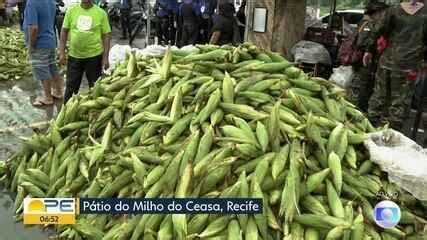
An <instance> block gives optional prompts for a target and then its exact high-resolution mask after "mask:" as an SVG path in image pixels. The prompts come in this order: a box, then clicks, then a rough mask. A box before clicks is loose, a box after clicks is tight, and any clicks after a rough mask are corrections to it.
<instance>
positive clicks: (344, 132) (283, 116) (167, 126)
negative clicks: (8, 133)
mask: <svg viewBox="0 0 427 240" xmlns="http://www.w3.org/2000/svg"><path fill="white" fill-rule="evenodd" d="M198 47H199V48H200V51H201V53H200V54H188V55H187V53H186V52H185V51H174V52H173V53H172V52H171V51H167V53H166V54H165V56H164V57H163V58H153V57H143V56H134V55H132V54H131V55H130V56H129V58H128V60H126V62H124V63H122V65H120V66H119V67H118V68H116V70H115V71H114V73H113V75H112V76H108V77H105V78H103V79H100V80H99V81H98V82H97V83H96V84H95V86H94V88H93V89H92V91H91V93H90V94H88V95H77V96H74V97H73V98H72V99H71V100H70V101H69V102H68V103H67V104H66V105H65V106H64V107H63V108H62V110H61V112H60V113H59V115H58V117H57V118H56V120H54V121H52V123H51V125H50V128H49V130H48V133H47V134H39V135H34V136H32V137H31V138H29V139H27V140H26V141H25V142H24V145H23V148H22V150H21V151H19V152H18V153H16V154H15V155H14V156H12V157H11V158H10V159H9V160H7V162H6V164H5V165H4V166H0V176H1V175H2V174H3V177H2V178H1V180H2V181H3V183H4V184H5V185H6V186H7V187H8V188H9V189H10V190H11V191H14V192H17V198H16V201H15V206H14V207H15V211H16V214H17V218H18V219H20V213H21V212H22V200H23V198H24V197H26V196H32V197H120V198H124V197H130V198H157V197H177V198H184V197H212V198H216V197H219V198H222V197H245V198H247V197H254V198H262V199H263V214H258V215H215V214H199V215H185V214H176V215H154V214H146V215H129V216H111V215H81V216H79V217H78V220H77V224H75V225H72V226H60V227H59V228H58V231H59V232H60V233H61V236H62V237H64V238H65V239H104V240H108V239H111V240H112V239H132V240H137V239H161V240H165V239H233V240H234V239H298V240H300V239H309V240H311V239H352V240H359V239H360V240H362V239H402V238H404V237H407V239H425V238H423V236H426V235H427V233H426V232H425V225H426V221H425V220H424V219H423V218H421V217H423V216H424V217H425V216H427V211H426V209H425V208H424V207H423V206H422V205H421V203H420V202H418V201H417V200H416V199H414V198H413V197H412V196H411V195H409V194H407V193H405V192H403V191H401V190H400V189H399V188H398V187H397V186H396V185H394V184H391V183H389V182H388V181H387V177H386V176H385V174H383V173H382V172H381V171H380V170H379V168H378V166H376V165H374V164H373V163H372V162H371V161H370V160H369V156H368V154H367V152H366V151H365V150H364V148H363V145H362V144H361V143H362V142H363V139H364V137H365V134H366V133H367V132H372V131H375V129H374V128H373V127H372V126H371V124H370V123H369V121H368V120H367V119H366V118H365V117H364V116H363V114H362V113H361V112H360V111H358V110H357V109H356V108H355V107H354V106H353V105H352V104H351V103H349V102H347V101H346V100H345V99H344V98H343V96H342V91H341V90H340V89H338V88H336V87H335V86H334V85H332V84H330V83H329V82H327V81H325V80H323V79H320V78H311V77H309V76H308V75H306V74H305V73H303V72H301V70H300V69H298V68H295V67H293V66H292V64H291V63H289V62H288V61H286V60H285V59H283V58H282V57H281V56H279V55H277V54H275V53H271V52H265V51H262V50H260V49H258V48H257V47H256V46H253V45H250V44H243V45H241V46H239V47H237V48H234V47H230V46H222V47H218V46H211V45H202V46H198ZM381 191H383V192H384V193H388V194H389V195H391V196H395V194H399V196H398V198H397V199H393V200H394V201H396V202H397V203H398V204H399V205H400V206H401V208H402V220H401V222H400V224H399V225H398V226H397V227H395V228H392V229H387V230H384V229H380V228H378V227H376V225H375V223H374V222H373V217H372V216H373V215H372V211H373V205H374V204H376V203H377V202H379V201H380V200H381V198H378V197H377V193H378V192H381ZM384 195H386V194H383V196H384Z"/></svg>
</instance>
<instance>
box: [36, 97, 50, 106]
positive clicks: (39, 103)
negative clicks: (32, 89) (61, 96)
mask: <svg viewBox="0 0 427 240" xmlns="http://www.w3.org/2000/svg"><path fill="white" fill-rule="evenodd" d="M51 105H53V101H52V102H46V100H45V99H42V98H36V100H34V102H33V106H35V107H43V106H51Z"/></svg>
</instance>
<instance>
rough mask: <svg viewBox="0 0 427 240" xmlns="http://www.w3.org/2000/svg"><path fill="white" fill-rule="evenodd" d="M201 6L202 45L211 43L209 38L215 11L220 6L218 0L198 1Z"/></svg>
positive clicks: (200, 39)
mask: <svg viewBox="0 0 427 240" xmlns="http://www.w3.org/2000/svg"><path fill="white" fill-rule="evenodd" d="M198 5H199V6H200V14H201V22H200V24H199V29H200V36H199V42H200V43H207V42H209V37H210V34H211V30H212V18H213V16H214V14H215V9H216V8H217V6H218V2H217V0H198Z"/></svg>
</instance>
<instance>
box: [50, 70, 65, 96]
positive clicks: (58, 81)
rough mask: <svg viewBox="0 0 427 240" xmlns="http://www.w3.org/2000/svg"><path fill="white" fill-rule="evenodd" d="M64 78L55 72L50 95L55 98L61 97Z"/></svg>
mask: <svg viewBox="0 0 427 240" xmlns="http://www.w3.org/2000/svg"><path fill="white" fill-rule="evenodd" d="M63 88H64V80H63V78H62V77H61V75H59V74H56V75H54V76H53V82H52V90H53V92H52V96H54V97H55V98H62V96H63V92H64V89H63Z"/></svg>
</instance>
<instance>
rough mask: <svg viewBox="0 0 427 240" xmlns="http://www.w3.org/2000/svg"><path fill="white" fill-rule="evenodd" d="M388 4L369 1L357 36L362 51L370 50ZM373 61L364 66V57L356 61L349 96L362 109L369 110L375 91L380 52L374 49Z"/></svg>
mask: <svg viewBox="0 0 427 240" xmlns="http://www.w3.org/2000/svg"><path fill="white" fill-rule="evenodd" d="M387 7H388V6H387V5H386V4H385V3H382V2H375V3H369V4H368V5H367V6H366V9H365V19H364V20H362V23H361V24H360V25H359V29H358V33H357V36H356V41H355V42H356V49H357V50H358V51H360V52H362V53H364V52H366V51H368V49H367V47H368V44H369V39H370V37H371V36H370V35H371V33H372V31H373V30H374V29H375V25H376V24H378V22H380V20H381V19H382V18H383V17H384V10H385V9H386V8H387ZM373 54H374V55H373V58H372V62H371V63H369V65H368V66H367V67H365V66H363V63H362V59H360V61H358V62H356V63H354V64H353V65H352V66H353V71H354V74H355V77H354V78H353V81H352V82H351V84H350V90H349V97H350V99H351V100H352V102H353V103H354V104H356V105H357V106H358V107H359V108H360V109H361V110H362V111H364V112H366V111H368V105H369V104H368V103H369V99H370V97H371V95H372V93H373V91H374V86H375V72H376V70H377V66H378V60H379V57H380V53H379V52H378V51H374V53H373Z"/></svg>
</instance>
